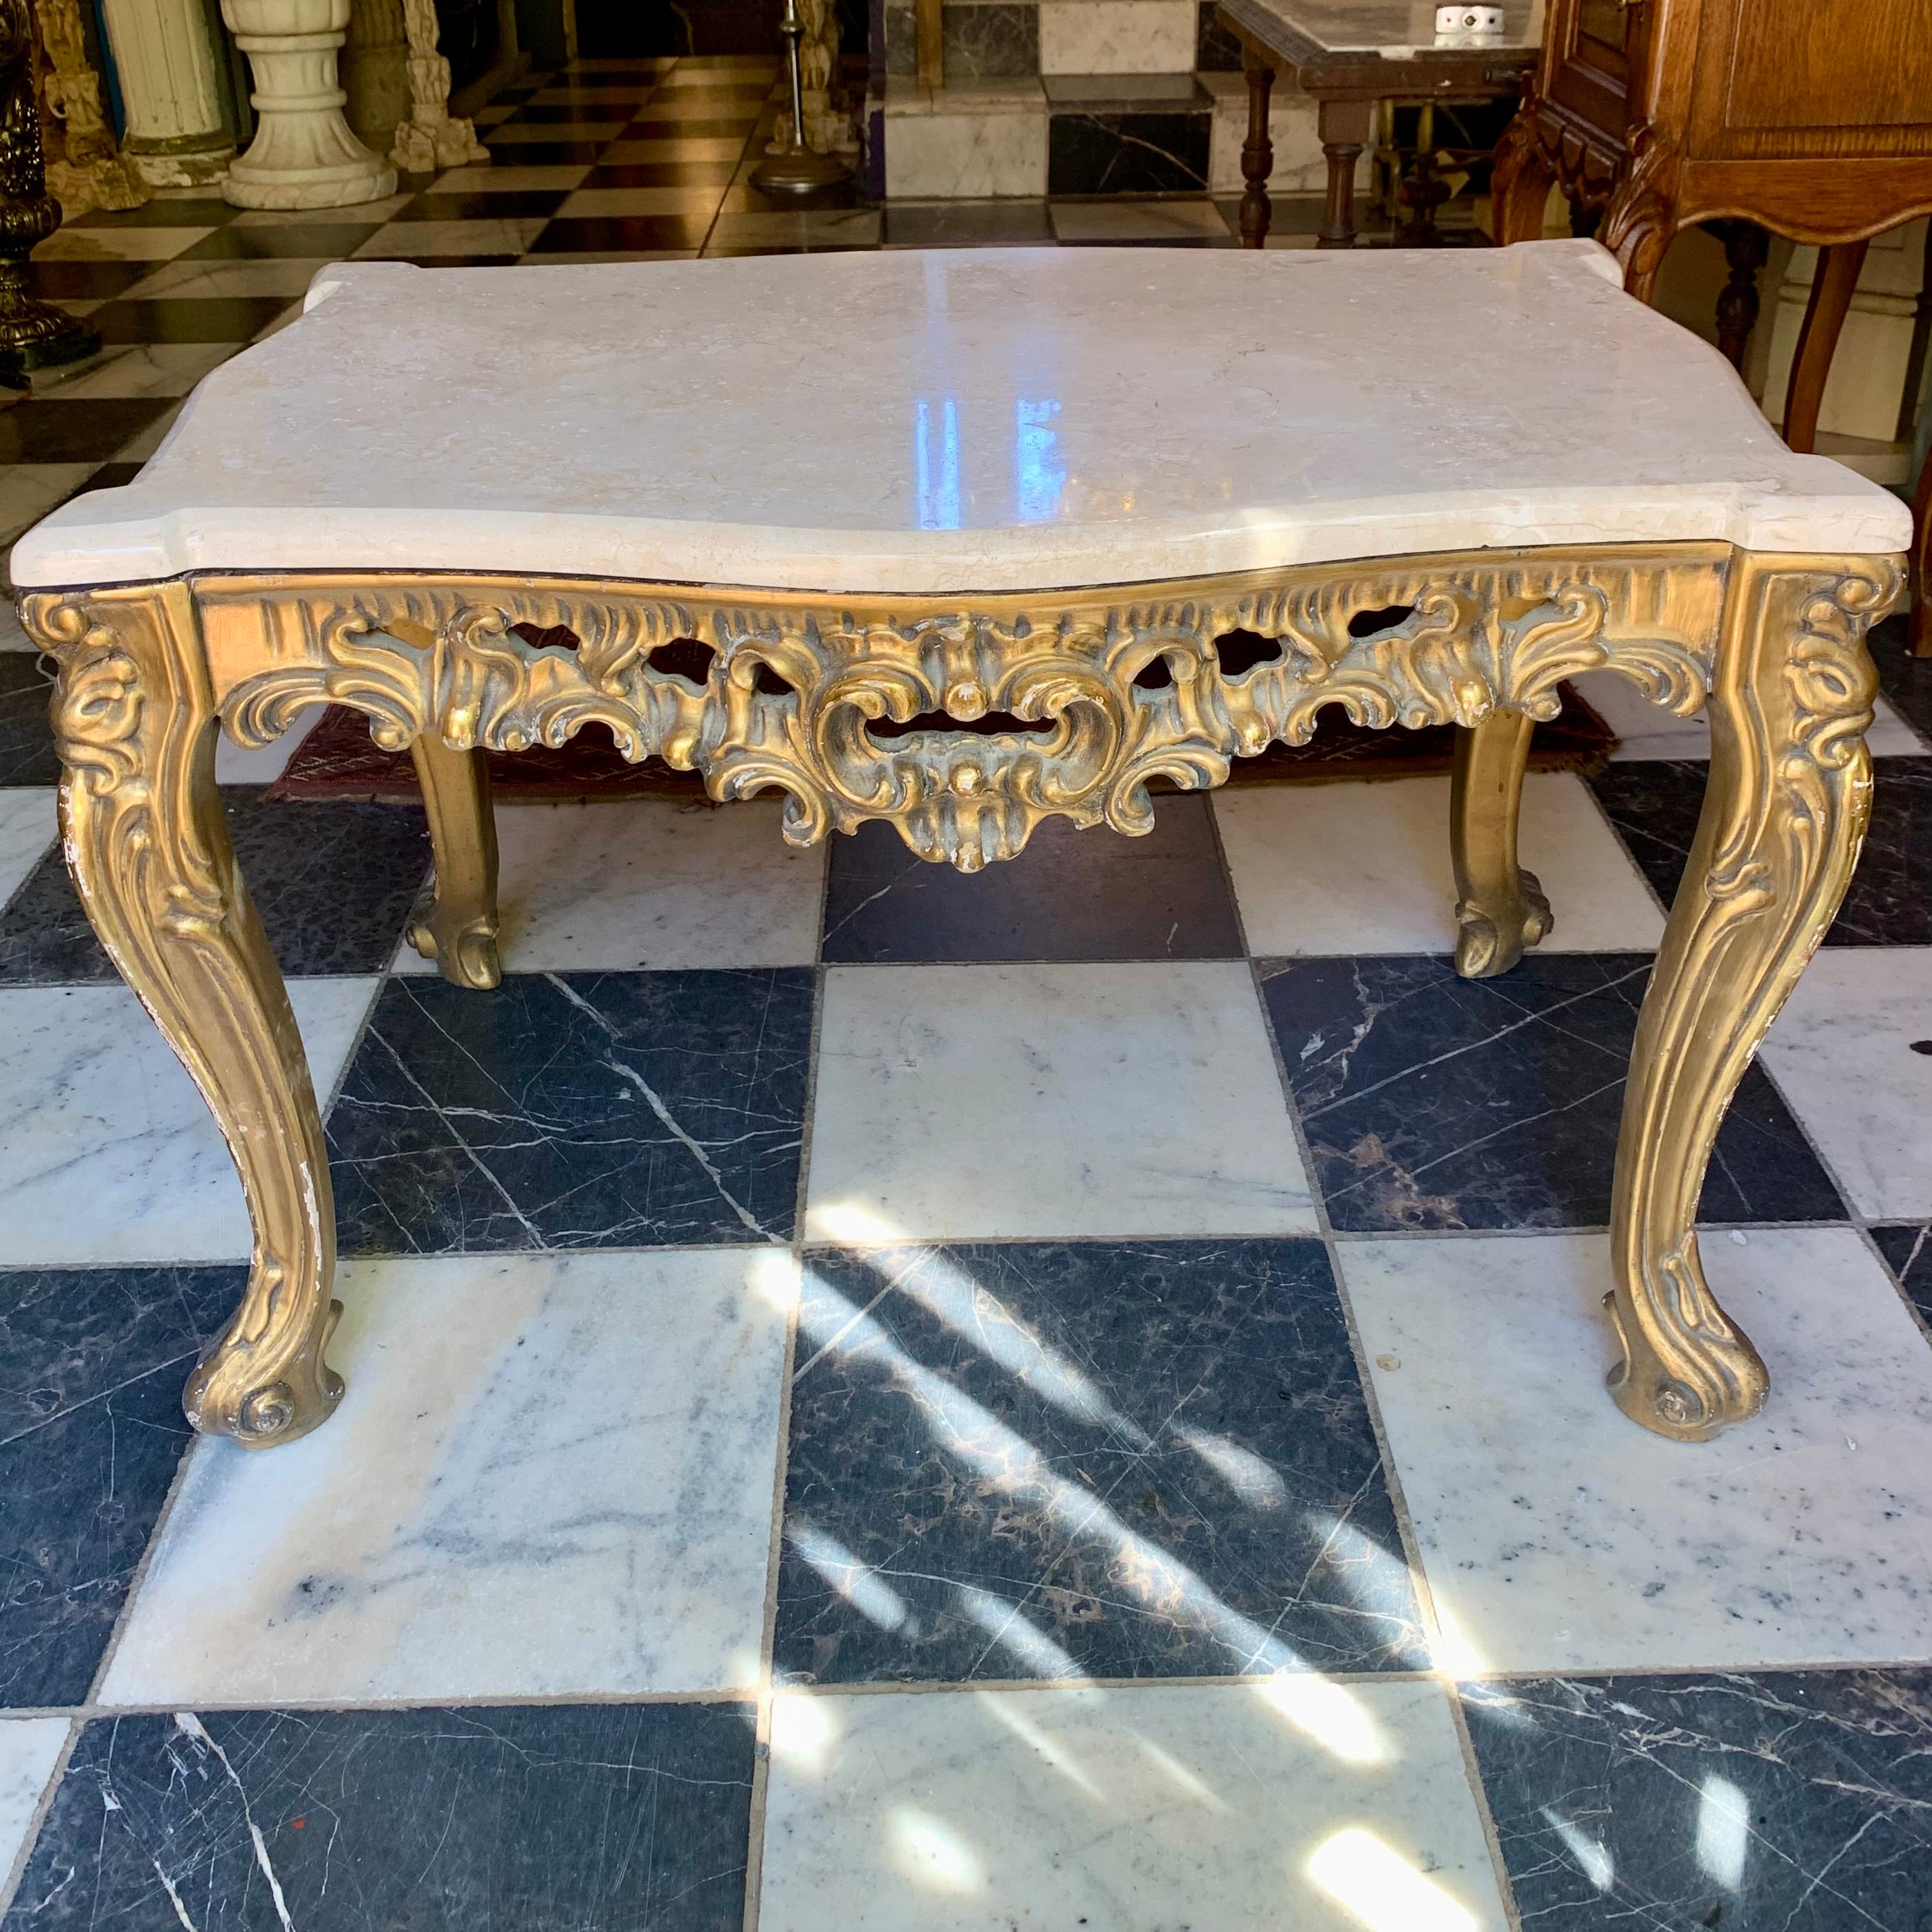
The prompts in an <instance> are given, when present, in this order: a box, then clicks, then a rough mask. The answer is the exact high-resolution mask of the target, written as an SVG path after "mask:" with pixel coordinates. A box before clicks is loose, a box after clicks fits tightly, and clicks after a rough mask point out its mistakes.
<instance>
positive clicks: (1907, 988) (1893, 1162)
mask: <svg viewBox="0 0 1932 1932" xmlns="http://www.w3.org/2000/svg"><path fill="white" fill-rule="evenodd" d="M1917 1040H1932V948H1928V947H1916V946H1914V947H1832V948H1829V949H1828V950H1825V951H1823V952H1821V953H1819V954H1817V956H1816V957H1815V958H1814V959H1813V960H1812V962H1811V965H1809V966H1808V967H1807V968H1805V975H1804V977H1803V978H1802V979H1801V980H1799V983H1798V984H1797V986H1796V989H1794V990H1793V993H1792V995H1791V998H1790V1000H1788V1001H1787V1002H1786V1004H1785V1008H1784V1012H1783V1013H1781V1014H1779V1016H1778V1019H1777V1020H1776V1021H1775V1022H1774V1023H1773V1025H1772V1029H1771V1032H1770V1034H1769V1037H1767V1038H1766V1041H1765V1043H1764V1047H1763V1058H1764V1064H1765V1065H1766V1067H1769V1068H1770V1070H1771V1072H1772V1077H1773V1078H1774V1079H1775V1080H1776V1081H1777V1082H1778V1085H1779V1086H1780V1087H1781V1088H1783V1089H1784V1097H1785V1098H1786V1100H1788V1101H1789V1102H1790V1103H1791V1108H1792V1111H1793V1112H1794V1113H1796V1115H1797V1116H1798V1118H1799V1121H1801V1122H1802V1124H1803V1125H1804V1127H1805V1131H1806V1132H1807V1133H1809V1134H1810V1135H1811V1138H1812V1139H1813V1140H1814V1142H1816V1143H1817V1147H1818V1150H1819V1151H1820V1153H1821V1154H1823V1156H1824V1157H1825V1158H1826V1160H1827V1161H1829V1163H1831V1165H1832V1170H1833V1172H1835V1174H1836V1175H1838V1179H1839V1181H1841V1183H1842V1184H1843V1187H1844V1188H1845V1190H1846V1193H1849V1195H1850V1196H1851V1197H1852V1202H1854V1204H1855V1205H1856V1207H1857V1208H1858V1212H1859V1213H1860V1214H1862V1215H1864V1217H1866V1218H1867V1220H1893V1221H1902V1220H1909V1219H1913V1218H1916V1217H1923V1216H1926V1215H1932V1057H1928V1056H1927V1055H1924V1054H1922V1053H1917V1052H1913V1051H1912V1043H1914V1042H1915V1041H1917Z"/></svg>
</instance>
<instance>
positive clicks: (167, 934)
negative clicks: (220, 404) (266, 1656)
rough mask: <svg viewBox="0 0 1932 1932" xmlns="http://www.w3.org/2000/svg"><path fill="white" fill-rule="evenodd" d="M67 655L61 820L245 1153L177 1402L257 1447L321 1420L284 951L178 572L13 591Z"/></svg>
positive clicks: (84, 872)
mask: <svg viewBox="0 0 1932 1932" xmlns="http://www.w3.org/2000/svg"><path fill="white" fill-rule="evenodd" d="M23 616H24V618H25V620H26V627H27V628H28V631H29V632H30V633H31V634H32V636H33V637H34V640H35V641H36V642H37V643H39V644H40V646H42V648H43V649H46V650H48V651H49V652H52V654H53V655H54V657H55V659H56V660H57V661H58V664H59V666H60V682H59V687H58V691H57V692H56V694H55V700H54V727H55V733H56V735H57V736H58V740H59V745H60V752H61V757H62V763H63V766H64V771H63V774H62V780H61V788H60V818H61V835H62V841H63V842H64V844H65V847H66V850H67V855H68V864H69V865H70V867H71V869H72V871H73V873H74V883H75V885H76V886H77V889H79V892H80V898H81V902H82V904H83V905H85V906H86V908H87V913H88V916H89V919H92V921H93V923H94V929H95V932H98V934H99V935H101V943H102V944H104V946H105V947H107V950H108V952H109V953H110V955H111V956H113V961H114V963H115V965H116V966H118V968H120V970H121V976H122V977H124V979H125V980H127V983H128V984H129V985H130V986H132V987H133V989H134V991H135V992H136V993H138V994H139V995H140V998H141V1002H142V1004H143V1005H144V1006H145V1007H146V1008H147V1009H148V1012H149V1013H151V1014H152V1015H153V1016H154V1019H155V1020H156V1022H157V1023H158V1025H160V1029H161V1031H162V1033H163V1034H164V1035H165V1036H166V1039H167V1042H168V1044H169V1046H171V1047H172V1048H173V1049H174V1050H175V1053H176V1054H177V1055H178V1056H179V1058H180V1059H181V1064H183V1065H184V1067H187V1070H188V1072H189V1073H190V1074H191V1075H192V1076H193V1078H194V1081H195V1084H196V1085H197V1086H198V1087H199V1088H200V1089H201V1091H202V1097H203V1098H205V1100H206V1101H207V1102H208V1107H209V1109H210V1110H211V1112H213V1114H214V1118H215V1121H216V1124H217V1125H218V1126H219V1127H220V1130H221V1132H222V1134H223V1138H224V1139H226V1142H227V1143H228V1149H229V1153H230V1154H232V1155H233V1157H234V1160H235V1164H236V1166H237V1167H238V1168H239V1169H240V1170H241V1175H242V1188H243V1190H244V1191H245V1193H246V1195H247V1196H248V1213H249V1217H250V1219H251V1222H252V1223H253V1226H254V1259H253V1262H252V1265H251V1268H250V1271H249V1275H248V1291H247V1292H246V1293H245V1295H244V1296H243V1297H242V1305H241V1307H240V1308H239V1310H237V1311H236V1314H235V1316H234V1318H233V1320H231V1321H230V1322H229V1324H228V1326H227V1327H226V1329H224V1330H223V1331H222V1334H221V1336H220V1338H219V1340H217V1341H216V1342H215V1343H214V1346H213V1347H212V1348H211V1349H209V1351H208V1353H207V1355H205V1357H204V1358H203V1359H202V1362H201V1364H200V1366H199V1367H198V1368H196V1370H195V1372H194V1373H193V1375H192V1376H190V1377H189V1379H188V1385H187V1393H186V1395H185V1396H184V1398H183V1403H184V1407H185V1408H186V1409H187V1418H188V1420H189V1421H190V1422H191V1423H192V1424H193V1425H194V1427H196V1429H198V1430H201V1431H202V1432H203V1433H205V1434H208V1435H216V1436H233V1438H234V1439H236V1441H237V1442H240V1443H242V1444H243V1445H245V1446H246V1447H248V1448H261V1447H263V1446H265V1445H268V1444H270V1443H275V1442H289V1441H290V1440H292V1439H293V1438H295V1437H296V1436H302V1435H305V1434H306V1433H308V1431H309V1430H311V1429H313V1428H314V1427H316V1426H317V1424H320V1423H322V1422H324V1421H326V1420H327V1419H328V1418H329V1414H330V1412H332V1410H333V1409H335V1405H336V1403H338V1402H339V1401H340V1400H341V1397H342V1379H341V1377H340V1376H338V1375H335V1373H332V1371H331V1370H330V1369H329V1367H328V1365H327V1364H326V1363H325V1362H324V1361H323V1349H324V1347H325V1346H326V1343H327V1342H328V1340H329V1334H330V1332H331V1331H332V1330H333V1329H334V1328H335V1322H336V1318H337V1316H338V1315H339V1314H340V1313H341V1304H340V1303H339V1302H335V1301H331V1300H330V1299H329V1288H330V1285H331V1283H332V1279H333V1276H334V1272H335V1210H334V1205H333V1203H332V1201H331V1199H330V1197H329V1164H328V1160H327V1158H326V1155H325V1153H324V1151H323V1139H322V1124H321V1121H320V1118H319V1117H318V1115H317V1112H316V1105H315V1094H314V1090H313V1088H311V1085H310V1084H309V1073H308V1058H307V1057H306V1055H305V1054H304V1052H303V1051H302V1040H301V1037H300V1036H299V1034H297V1033H296V1022H295V1015H294V1013H293V1012H292V1011H291V1010H290V1006H289V998H288V993H287V989H286V988H285V987H284V986H283V984H282V976H281V970H280V969H279V968H278V967H277V965H276V964H275V956H274V954H273V953H271V952H270V951H269V942H268V940H267V938H266V936H265V935H264V934H263V931H262V926H261V922H260V919H257V916H256V914H255V909H254V906H253V905H252V904H251V903H250V901H249V898H248V892H246V890H245V889H244V888H243V886H242V878H241V874H239V872H238V871H237V870H236V864H235V853H234V850H233V847H231V846H230V844H229V839H228V827H227V823H226V820H225V819H224V818H223V814H222V808H221V799H220V794H219V793H218V792H217V790H216V789H215V784H214V740H215V731H216V723H215V715H214V705H213V702H212V700H211V696H210V694H209V689H208V671H207V665H206V661H205V658H204V655H203V654H202V645H201V638H200V634H199V626H198V625H197V622H196V614H195V609H194V603H193V597H192V595H191V594H190V592H189V590H188V588H187V586H186V585H185V584H181V583H173V584H166V585H163V586H160V587H159V588H158V589H157V588H153V587H148V588H144V589H140V590H139V591H135V592H118V593H117V592H100V593H95V594H90V595H86V596H83V597H77V598H71V599H68V598H62V597H61V596H59V595H53V594H49V595H38V596H31V597H29V598H27V599H26V602H25V604H24V607H23Z"/></svg>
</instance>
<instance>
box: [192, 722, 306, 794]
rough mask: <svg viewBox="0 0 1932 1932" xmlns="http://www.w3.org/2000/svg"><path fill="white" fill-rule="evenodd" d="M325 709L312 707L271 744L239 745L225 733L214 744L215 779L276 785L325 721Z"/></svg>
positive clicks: (226, 781)
mask: <svg viewBox="0 0 1932 1932" xmlns="http://www.w3.org/2000/svg"><path fill="white" fill-rule="evenodd" d="M322 712H323V707H322V706H320V705H319V704H317V705H312V706H311V707H310V708H309V709H308V710H306V711H304V712H299V713H298V714H297V715H296V721H295V722H294V723H293V724H291V725H290V727H289V728H288V729H287V730H286V731H284V733H282V735H281V736H280V737H279V738H278V739H275V742H273V743H272V744H268V745H260V746H257V745H238V744H236V742H235V741H234V739H232V738H230V737H229V735H228V733H226V731H224V732H223V733H222V734H221V736H220V737H219V738H217V739H216V740H215V742H214V777H215V781H216V783H217V784H274V783H275V781H276V779H278V778H280V777H281V775H282V774H283V772H285V771H286V770H287V769H288V764H289V760H290V759H291V758H292V757H294V756H295V754H296V746H297V745H299V744H300V743H301V742H302V740H303V739H305V738H306V737H307V736H308V734H309V733H311V731H313V730H314V729H315V727H317V725H318V724H320V723H321V722H322Z"/></svg>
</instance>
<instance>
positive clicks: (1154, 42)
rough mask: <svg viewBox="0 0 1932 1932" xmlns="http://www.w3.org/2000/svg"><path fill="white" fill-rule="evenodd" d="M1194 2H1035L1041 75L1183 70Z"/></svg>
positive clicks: (1190, 58)
mask: <svg viewBox="0 0 1932 1932" xmlns="http://www.w3.org/2000/svg"><path fill="white" fill-rule="evenodd" d="M1197 20H1198V11H1197V9H1196V6H1195V4H1194V0H1040V72H1041V73H1042V74H1187V73H1188V72H1190V71H1192V69H1193V65H1194V40H1195V34H1196V27H1197Z"/></svg>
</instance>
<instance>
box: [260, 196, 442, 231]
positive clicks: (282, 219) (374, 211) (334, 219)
mask: <svg viewBox="0 0 1932 1932" xmlns="http://www.w3.org/2000/svg"><path fill="white" fill-rule="evenodd" d="M415 199H416V190H415V189H413V188H411V189H410V190H408V191H407V193H402V194H392V195H389V196H386V198H385V199H383V200H381V201H359V202H356V203H354V204H353V205H352V206H350V207H348V208H245V209H243V211H242V212H241V213H240V214H238V215H236V217H235V218H234V220H233V222H232V223H230V224H229V225H230V226H233V227H236V228H288V227H303V226H308V225H309V224H310V223H314V225H315V226H317V227H322V228H341V227H352V228H357V227H367V226H369V224H370V223H372V222H378V221H393V220H395V217H397V215H398V214H400V213H401V211H402V210H403V209H404V208H407V207H408V206H409V205H410V202H413V200H415Z"/></svg>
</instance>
